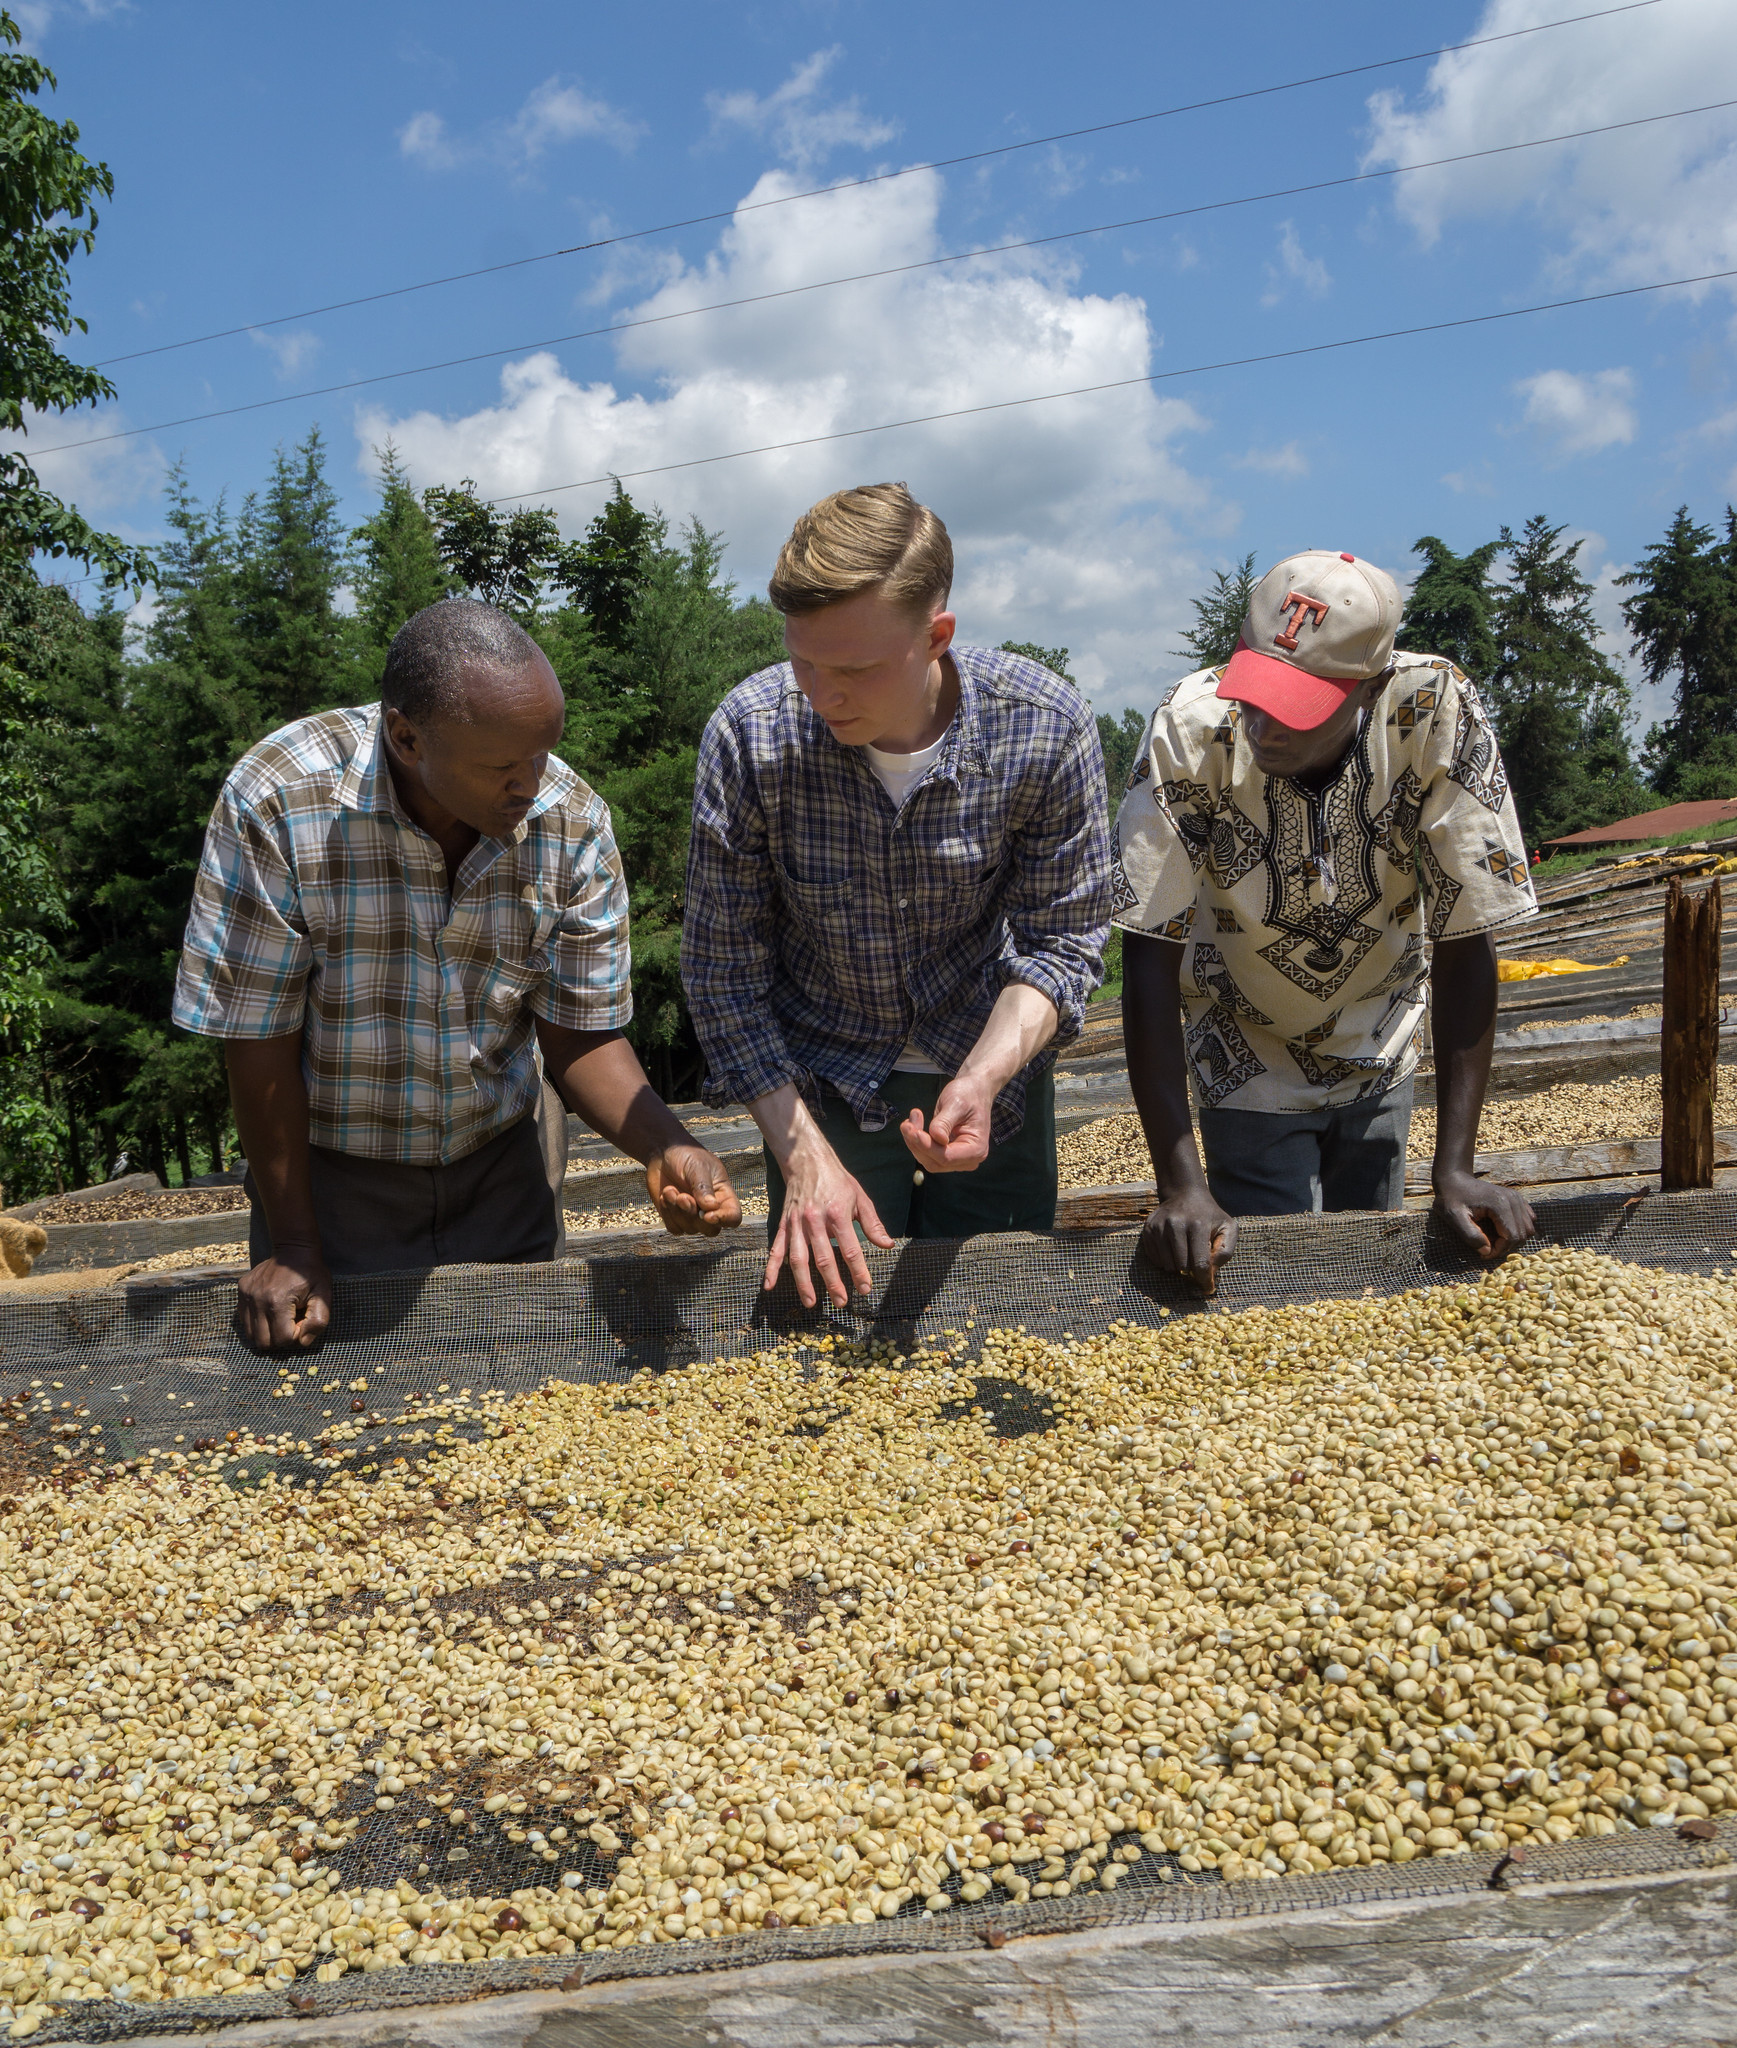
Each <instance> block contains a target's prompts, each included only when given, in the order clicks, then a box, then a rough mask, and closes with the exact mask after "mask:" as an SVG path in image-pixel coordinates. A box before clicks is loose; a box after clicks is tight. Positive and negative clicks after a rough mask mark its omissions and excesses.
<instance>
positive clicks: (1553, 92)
mask: <svg viewBox="0 0 1737 2048" xmlns="http://www.w3.org/2000/svg"><path fill="white" fill-rule="evenodd" d="M1559 13H1560V9H1559V8H1558V7H1557V6H1556V4H1555V0H1489V4H1488V5H1487V6H1486V7H1485V10H1484V13H1483V17H1482V19H1481V20H1480V21H1479V23H1478V25H1477V27H1476V29H1475V30H1474V31H1473V32H1472V33H1473V34H1475V35H1480V36H1487V35H1499V34H1502V33H1504V32H1506V31H1509V30H1513V29H1518V28H1524V27H1526V26H1527V25H1528V24H1531V23H1534V22H1540V21H1549V20H1552V19H1554V18H1555V17H1556V16H1557V15H1558V14H1559ZM1731 46H1732V45H1731V13H1730V9H1729V7H1728V6H1727V5H1726V4H1725V0H1669V4H1668V5H1666V6H1663V7H1649V8H1647V9H1645V10H1644V11H1643V12H1639V13H1634V14H1626V15H1617V16H1614V17H1612V18H1610V19H1607V20H1604V21H1587V22H1581V23H1577V24H1576V25H1575V26H1574V27H1572V28H1565V29H1562V30H1559V31H1554V32H1551V33H1548V34H1543V35H1536V36H1527V37H1525V38H1523V39H1522V40H1520V41H1518V42H1511V43H1499V44H1496V45H1494V46H1493V47H1489V48H1485V49H1481V50H1462V51H1459V52H1456V53H1454V54H1452V55H1448V56H1443V57H1439V58H1438V59H1437V60H1436V62H1435V63H1434V65H1432V67H1431V69H1430V73H1429V77H1428V80H1427V82H1426V84H1425V86H1424V89H1423V91H1422V93H1421V94H1420V95H1419V97H1418V99H1417V101H1416V103H1415V104H1413V105H1409V106H1408V105H1406V104H1405V103H1404V102H1403V101H1402V100H1401V98H1400V97H1399V95H1397V94H1395V93H1381V94H1378V95H1376V97H1375V98H1373V99H1372V100H1371V101H1370V102H1369V109H1370V114H1371V117H1372V122H1373V141H1372V143H1371V146H1370V149H1369V153H1368V155H1367V156H1366V158H1365V159H1364V166H1365V168H1366V169H1370V168H1376V167H1379V166H1382V165H1386V164H1408V163H1422V162H1426V161H1428V160H1430V159H1432V158H1435V157H1442V156H1454V155H1459V154H1462V153H1464V152H1466V151H1470V150H1476V149H1487V148H1491V147H1494V146H1496V145H1499V144H1502V143H1507V142H1513V141H1516V140H1520V139H1523V138H1530V137H1533V136H1545V135H1559V134H1564V133H1567V132H1569V131H1572V130H1575V129H1580V128H1588V127H1597V126H1599V125H1601V124H1603V123H1606V122H1612V121H1622V120H1627V119H1631V118H1633V117H1635V116H1637V115H1644V114H1664V113H1673V112H1676V111H1677V110H1678V109H1681V108H1686V107H1695V106H1700V105H1702V104H1703V103H1705V102H1706V101H1708V100H1712V99H1719V98H1723V97H1725V96H1726V95H1727V93H1728V92H1729V90H1730V88H1729V87H1728V86H1727V85H1725V84H1724V83H1723V81H1724V80H1725V79H1726V78H1727V77H1728V76H1729V74H1730V68H1731V67H1730V59H1731ZM1394 205H1395V206H1396V207H1397V208H1398V210H1399V213H1400V215H1401V217H1402V218H1403V219H1405V220H1407V221H1408V222H1409V223H1410V224H1411V225H1412V227H1413V228H1415V229H1416V231H1417V234H1418V236H1419V238H1420V239H1421V240H1422V241H1423V242H1424V243H1426V244H1428V243H1430V242H1432V241H1434V240H1435V238H1436V237H1437V236H1438V235H1440V234H1441V233H1442V232H1443V231H1444V230H1445V229H1446V228H1447V227H1448V226H1449V225H1450V224H1452V223H1454V222H1456V221H1466V220H1474V219H1478V218H1486V217H1491V216H1499V215H1503V214H1509V213H1514V212H1517V211H1520V210H1522V209H1529V210H1531V211H1533V212H1534V213H1535V214H1536V215H1537V216H1538V217H1539V218H1540V219H1541V220H1542V221H1543V222H1544V223H1545V225H1546V227H1547V228H1548V230H1549V231H1550V232H1551V234H1552V235H1553V236H1554V237H1555V238H1556V241H1557V254H1558V257H1559V259H1560V260H1561V261H1562V262H1563V263H1564V264H1566V265H1568V266H1570V267H1572V268H1574V269H1576V270H1578V271H1582V272H1585V273H1588V274H1590V275H1591V276H1592V277H1594V278H1595V279H1597V280H1599V281H1603V282H1611V283H1616V284H1628V283H1647V282H1652V281H1655V280H1657V279H1660V278H1669V277H1688V276H1694V275H1697V274H1699V273H1701V272H1703V271H1709V270H1721V269H1728V268H1733V267H1737V110H1733V109H1727V110H1726V111H1725V112H1722V113H1717V114H1697V115H1693V116H1691V117H1690V118H1688V119H1686V120H1682V121H1669V122H1660V123H1657V124H1656V125H1653V126H1650V127H1645V128H1631V129H1629V130H1627V131H1625V132H1623V133H1621V134H1616V135H1604V136H1595V137H1592V138H1590V139H1588V140H1587V141H1584V142H1574V143H1564V144H1560V145H1555V146H1552V147H1550V148H1547V149H1537V150H1526V151H1522V152H1520V153H1518V154H1516V155H1510V156H1499V157H1492V158H1489V159H1487V160H1486V161H1485V162H1483V163H1473V164H1457V165H1454V166H1452V167H1450V168H1448V169H1445V170H1440V171H1426V172H1422V173H1420V174H1419V175H1417V176H1415V177H1406V178H1400V179H1397V180H1395V183H1394Z"/></svg>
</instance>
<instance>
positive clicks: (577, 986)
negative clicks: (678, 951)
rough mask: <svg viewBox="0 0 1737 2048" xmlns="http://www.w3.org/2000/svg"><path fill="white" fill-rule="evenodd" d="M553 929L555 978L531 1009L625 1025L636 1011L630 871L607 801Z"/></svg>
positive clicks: (604, 1027) (592, 1023)
mask: <svg viewBox="0 0 1737 2048" xmlns="http://www.w3.org/2000/svg"><path fill="white" fill-rule="evenodd" d="M587 824H588V826H589V830H588V831H587V833H586V836H585V839H584V841H583V843H582V845H581V847H580V848H579V851H578V855H577V858H576V859H575V860H574V862H573V878H572V883H571V887H570V893H569V895H568V898H567V901H566V903H565V904H564V905H563V906H562V909H561V914H560V916H559V918H557V920H556V922H555V929H554V930H553V931H552V932H551V933H550V935H549V938H548V941H547V945H546V948H545V950H546V951H547V953H548V955H549V972H548V977H547V979H546V980H545V981H544V983H543V985H542V986H541V987H540V988H539V989H538V990H537V993H536V995H535V996H534V997H533V999H532V1002H531V1008H532V1010H533V1011H534V1012H535V1013H536V1015H537V1016H539V1017H541V1018H542V1019H543V1021H544V1022H545V1023H547V1024H556V1025H560V1026H562V1027H563V1028H564V1029H566V1030H569V1031H619V1030H621V1029H622V1028H623V1026H625V1025H626V1024H628V1023H630V1022H631V1021H632V1018H633V979H632V976H633V949H632V945H631V942H630V939H629V935H628V893H627V877H626V875H625V873H624V872H623V870H622V865H621V853H620V849H619V848H618V847H617V846H616V843H615V828H614V825H613V822H612V821H611V819H610V816H609V807H608V805H607V804H604V803H602V802H598V803H597V804H596V805H595V807H594V809H593V811H592V813H591V815H590V816H589V818H588V819H587Z"/></svg>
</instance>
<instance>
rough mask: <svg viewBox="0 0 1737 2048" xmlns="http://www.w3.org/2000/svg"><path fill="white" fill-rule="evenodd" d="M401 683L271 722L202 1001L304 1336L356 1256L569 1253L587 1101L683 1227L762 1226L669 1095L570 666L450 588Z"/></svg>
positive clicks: (281, 1316) (259, 1335)
mask: <svg viewBox="0 0 1737 2048" xmlns="http://www.w3.org/2000/svg"><path fill="white" fill-rule="evenodd" d="M381 700H382V701H381V702H380V703H379V704H378V705H373V706H367V707H363V708H361V709H355V710H337V711H326V712H320V713H318V714H316V715H315V716H314V717H312V718H305V719H301V720H299V721H298V722H297V723H296V724H294V725H289V726H285V727H284V728H283V729H282V730H281V731H279V732H275V733H273V734H271V735H270V736H269V737H268V738H267V739H264V740H262V741H261V742H260V743H259V745H258V746H256V747H254V748H253V749H251V750H250V752H249V753H247V754H246V755H245V756H244V757H243V758H242V760H241V761H240V762H239V763H238V764H237V765H236V767H235V768H234V770H233V771H232V772H231V774H230V776H229V779H228V781H227V782H226V783H225V784H224V787H223V791H222V793H221V795H220V796H219V798H218V801H217V806H216V809H215V810H214V811H213V813H212V817H211V823H210V825H209V827H208V828H207V831H206V836H205V852H204V858H203V860H202V862H201V865H200V872H199V879H198V883H197V886H196V889H195V894H194V901H193V909H192V914H191V916H190V917H189V919H188V924H187V935H186V940H185V942H184V946H183V950H182V957H181V969H180V974H179V977H178V979H177V983H176V991H175V1019H176V1022H177V1023H179V1024H181V1025H183V1026H184V1027H185V1028H186V1029H187V1030H189V1031H195V1032H200V1033H203V1034H204V1035H206V1036H209V1037H213V1038H217V1039H220V1040H222V1042H223V1047H224V1056H225V1059H226V1062H227V1065H228V1069H229V1083H230V1094H231V1099H232V1101H233V1103H234V1107H235V1122H236V1128H237V1130H238V1131H239V1132H240V1134H241V1143H242V1148H243V1150H244V1151H245V1153H246V1155H247V1162H248V1182H249V1193H250V1195H251V1196H252V1199H253V1229H252V1243H251V1246H250V1250H251V1253H252V1257H253V1262H254V1263H253V1267H252V1270H251V1271H250V1272H249V1273H248V1275H247V1277H246V1278H245V1279H244V1280H243V1281H242V1283H241V1300H240V1305H239V1309H238V1315H237V1322H238V1325H239V1327H240V1329H241V1332H242V1335H243V1336H244V1337H246V1338H247V1339H248V1340H249V1341H250V1342H252V1343H254V1344H256V1345H258V1346H259V1347H260V1348H262V1349H267V1350H281V1349H286V1348H306V1347H308V1346H310V1345H312V1344H315V1343H317V1342H318V1341H319V1340H320V1338H321V1337H322V1335H323V1334H324V1332H325V1330H326V1328H327V1326H328V1324H329V1322H330V1318H331V1299H332V1283H331V1276H332V1274H333V1273H334V1272H338V1273H368V1272H384V1271H392V1270H405V1269H417V1268H425V1267H429V1266H436V1265H445V1264H453V1263H460V1262H472V1261H475V1262H515V1261H528V1260H537V1259H550V1258H553V1257H554V1256H555V1254H556V1252H557V1250H558V1249H559V1247H560V1244H561V1240H562V1230H561V1200H560V1197H561V1181H562V1177H563V1174H564V1171H565V1165H566V1118H565V1115H564V1113H563V1105H565V1108H566V1109H571V1110H573V1111H574V1112H575V1113H576V1114H577V1115H579V1116H582V1117H583V1118H584V1119H585V1120H586V1122H587V1123H589V1124H590V1125H591V1126H592V1127H593V1128H594V1129H596V1130H597V1131H600V1132H601V1133H602V1134H603V1135H604V1136H605V1137H606V1138H608V1139H609V1141H610V1142H611V1143H612V1144H614V1145H616V1146H619V1147H620V1149H621V1150H622V1151H624V1152H626V1153H629V1154H630V1155H631V1156H632V1157H633V1158H635V1159H637V1160H639V1161H640V1163H641V1164H642V1165H643V1166H644V1167H645V1169H646V1183H647V1186H648V1188H649V1190H650V1193H651V1198H652V1201H653V1202H654V1203H655V1205H656V1206H657V1209H658V1211H659V1213H660V1214H661V1216H662V1217H663V1220H664V1224H665V1227H666V1228H668V1229H669V1230H671V1231H675V1232H678V1233H686V1232H695V1231H698V1232H704V1233H705V1234H707V1235H714V1234H715V1233H716V1232H717V1231H718V1230H720V1229H724V1228H728V1227H731V1226H733V1225H734V1224H736V1223H739V1222H740V1221H741V1205H740V1203H739V1202H738V1201H737V1199H736V1197H735V1194H734V1193H733V1191H732V1190H731V1188H730V1184H729V1180H728V1177H727V1176H726V1175H725V1172H724V1169H723V1167H722V1165H721V1164H720V1163H719V1161H718V1160H717V1159H715V1158H714V1157H713V1156H712V1154H711V1153H710V1152H708V1151H707V1150H706V1149H705V1148H704V1147H703V1146H701V1145H698V1144H696V1143H695V1142H694V1141H693V1140H692V1139H691V1138H690V1137H689V1136H688V1134H687V1132H686V1131H685V1130H684V1129H683V1128H682V1126H681V1124H680V1123H679V1122H678V1121H677V1119H676V1118H675V1117H674V1116H673V1115H672V1114H671V1113H670V1111H669V1110H668V1109H667V1108H666V1107H665V1106H664V1104H663V1103H662V1102H660V1101H659V1100H658V1098H657V1096H656V1095H655V1094H653V1092H652V1089H651V1085H650V1083H649V1082H648V1081H647V1080H646V1077H645V1074H644V1072H643V1070H642V1069H641V1067H640V1064H639V1061H638V1059H637V1058H636V1057H635V1055H634V1052H633V1049H632V1048H631V1047H630V1046H629V1044H628V1043H627V1040H626V1039H625V1038H624V1037H623V1036H622V1026H623V1025H624V1024H626V1023H627V1021H628V1019H629V1018H630V1017H631V1015H632V1008H633V1004H632V994H631V990H630V986H629V980H628V968H629V955H628V942H627V887H626V883H625V880H624V878H623V875H622V871H621V860H620V856H619V855H618V853H617V851H616V847H615V841H614V837H613V835H612V833H611V830H610V823H609V812H608V809H607V807H606V806H605V805H604V804H603V802H602V801H601V799H600V798H598V797H597V796H596V795H595V794H594V793H593V792H592V791H591V790H590V789H588V788H587V787H586V786H585V784H584V783H583V782H581V781H580V780H579V778H578V777H577V776H576V775H575V774H574V773H573V772H572V770H571V769H570V768H568V767H566V766H565V764H564V763H562V762H561V761H559V760H558V759H556V757H555V755H554V754H553V752H552V751H551V750H552V749H553V747H554V746H555V744H556V742H557V741H558V740H559V739H560V736H561V728H562V722H563V718H564V705H563V703H562V697H561V689H560V685H559V684H558V683H557V681H556V679H555V674H554V671H553V670H552V669H551V668H550V666H549V663H548V660H547V659H546V657H545V656H544V654H543V653H542V650H541V649H540V648H539V647H538V646H537V644H536V642H535V641H533V640H532V639H531V638H530V636H529V635H528V634H526V633H524V632H523V631H522V630H521V629H520V628H519V627H518V626H517V625H515V624H514V623H513V621H512V620H511V619H509V618H508V617H507V616H506V615H505V614H504V613H502V612H499V611H496V610H495V609H494V608H493V607H492V606H490V605H484V604H477V603H475V602H473V601H472V600H470V599H465V598H459V599H450V600H448V601H447V602H445V603H443V604H438V605H431V606H430V607H429V608H428V609H427V610H426V611H422V612H419V613H417V615H416V616H415V618H413V619H411V620H410V621H409V622H408V623H407V624H406V625H405V626H404V627H403V628H402V629H401V630H400V632H399V633H398V635H397V637H396V638H395V639H394V641H393V643H392V647H391V650H390V652H389V654H388V656H387V661H386V672H385V676H384V678H383V681H382V684H381Z"/></svg>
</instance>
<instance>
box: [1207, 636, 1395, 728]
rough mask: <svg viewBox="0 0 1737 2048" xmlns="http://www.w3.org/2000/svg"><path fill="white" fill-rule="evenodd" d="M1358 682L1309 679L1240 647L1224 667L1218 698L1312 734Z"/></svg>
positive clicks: (1297, 670) (1285, 664)
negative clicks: (1248, 705)
mask: <svg viewBox="0 0 1737 2048" xmlns="http://www.w3.org/2000/svg"><path fill="white" fill-rule="evenodd" d="M1360 680H1361V679H1360V678H1359V677H1356V676H1351V677H1348V678H1347V679H1346V680H1344V681H1342V682H1335V681H1334V680H1333V679H1332V678H1331V677H1330V676H1312V675H1310V674H1309V673H1308V671H1307V670H1306V669H1300V668H1293V667H1292V666H1291V664H1290V663H1289V662H1288V661H1279V660H1276V659H1275V658H1274V657H1273V656H1272V655H1270V654H1257V653H1256V651H1255V650H1254V649H1253V648H1252V647H1239V648H1238V649H1237V650H1236V652H1235V653H1234V654H1233V655H1232V656H1231V658H1230V660H1229V661H1228V662H1227V663H1226V664H1225V670H1224V674H1223V675H1222V676H1221V677H1220V679H1219V684H1218V694H1219V695H1220V696H1221V697H1228V698H1230V699H1231V700H1232V701H1233V702H1235V703H1238V704H1252V705H1254V707H1255V708H1256V710H1258V711H1264V712H1265V713H1266V714H1267V716H1268V717H1269V718H1276V719H1277V720H1278V721H1279V723H1280V724H1281V725H1288V726H1289V727H1290V728H1291V730H1292V731H1293V732H1312V731H1313V730H1314V729H1315V727H1316V726H1318V725H1325V724H1326V722H1327V720H1328V719H1329V718H1331V717H1332V716H1333V713H1334V712H1335V711H1337V710H1338V709H1339V707H1340V706H1341V705H1342V704H1343V703H1344V702H1345V699H1346V698H1347V697H1348V696H1350V694H1351V692H1352V691H1353V690H1355V689H1356V688H1357V687H1358V686H1359V682H1360Z"/></svg>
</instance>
